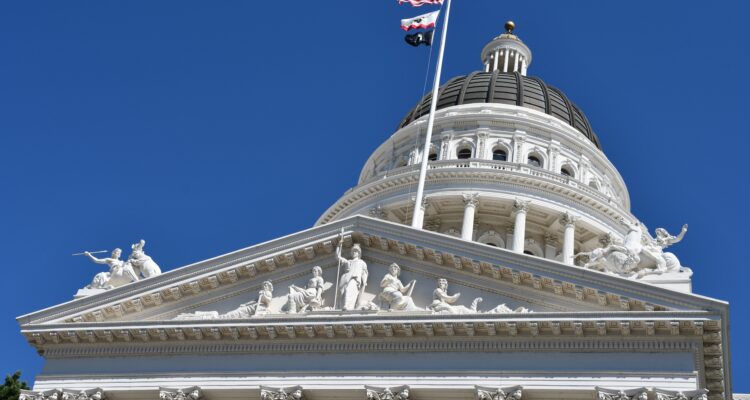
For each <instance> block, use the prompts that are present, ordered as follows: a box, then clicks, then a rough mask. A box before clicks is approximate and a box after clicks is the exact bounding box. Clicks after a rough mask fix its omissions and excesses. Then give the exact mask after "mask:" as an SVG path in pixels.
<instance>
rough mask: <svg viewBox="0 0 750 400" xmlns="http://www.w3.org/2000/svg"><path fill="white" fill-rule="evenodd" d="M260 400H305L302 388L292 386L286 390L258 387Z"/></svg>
mask: <svg viewBox="0 0 750 400" xmlns="http://www.w3.org/2000/svg"><path fill="white" fill-rule="evenodd" d="M260 399H261V400H305V394H304V392H303V391H302V386H292V387H288V388H272V387H266V386H261V387H260Z"/></svg>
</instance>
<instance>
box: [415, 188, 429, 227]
mask: <svg viewBox="0 0 750 400" xmlns="http://www.w3.org/2000/svg"><path fill="white" fill-rule="evenodd" d="M415 201H417V198H416V197H415V196H412V197H411V203H412V204H414V202H415ZM426 209H427V196H426V195H425V196H424V197H422V204H421V206H420V207H414V212H415V213H416V214H417V226H418V227H419V229H423V228H424V211H425V210H426Z"/></svg>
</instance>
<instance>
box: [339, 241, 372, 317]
mask: <svg viewBox="0 0 750 400" xmlns="http://www.w3.org/2000/svg"><path fill="white" fill-rule="evenodd" d="M343 244H344V241H343V240H339V243H338V246H336V258H338V261H339V263H340V265H342V266H344V274H343V275H341V279H340V281H339V285H338V288H337V290H338V291H339V293H340V294H341V309H342V310H344V311H352V310H357V309H359V308H360V303H361V301H362V294H363V293H364V292H365V287H366V286H367V276H368V271H367V263H365V262H364V261H363V260H362V248H360V246H359V244H357V243H355V244H354V245H353V246H352V258H351V260H347V259H346V258H344V257H342V256H341V247H342V246H343Z"/></svg>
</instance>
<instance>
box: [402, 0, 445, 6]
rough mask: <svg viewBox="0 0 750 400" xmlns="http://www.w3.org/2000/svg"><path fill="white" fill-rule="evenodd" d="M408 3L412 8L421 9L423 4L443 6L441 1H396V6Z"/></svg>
mask: <svg viewBox="0 0 750 400" xmlns="http://www.w3.org/2000/svg"><path fill="white" fill-rule="evenodd" d="M403 3H409V4H411V5H412V6H414V7H421V6H423V5H425V4H443V0H398V4H403Z"/></svg>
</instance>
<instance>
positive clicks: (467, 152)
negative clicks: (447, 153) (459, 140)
mask: <svg viewBox="0 0 750 400" xmlns="http://www.w3.org/2000/svg"><path fill="white" fill-rule="evenodd" d="M456 156H457V157H458V159H460V160H465V159H467V158H471V148H470V147H461V148H459V149H458V151H456Z"/></svg>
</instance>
